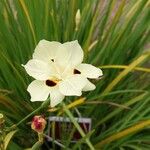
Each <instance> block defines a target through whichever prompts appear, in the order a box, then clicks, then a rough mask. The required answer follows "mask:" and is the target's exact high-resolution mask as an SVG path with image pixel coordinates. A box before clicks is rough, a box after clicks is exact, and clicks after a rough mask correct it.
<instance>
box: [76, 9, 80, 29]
mask: <svg viewBox="0 0 150 150" xmlns="http://www.w3.org/2000/svg"><path fill="white" fill-rule="evenodd" d="M80 19H81V14H80V9H78V10H77V13H76V16H75V23H76V28H75V30H76V31H77V30H78V27H79V24H80Z"/></svg>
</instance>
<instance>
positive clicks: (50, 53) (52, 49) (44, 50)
mask: <svg viewBox="0 0 150 150" xmlns="http://www.w3.org/2000/svg"><path fill="white" fill-rule="evenodd" d="M61 45H62V44H61V43H59V42H56V41H51V42H49V41H47V40H41V41H40V42H39V43H38V45H37V46H36V48H35V51H34V54H33V58H34V59H39V60H42V61H45V62H49V61H51V60H55V57H56V53H57V51H58V50H59V47H60V46H61Z"/></svg>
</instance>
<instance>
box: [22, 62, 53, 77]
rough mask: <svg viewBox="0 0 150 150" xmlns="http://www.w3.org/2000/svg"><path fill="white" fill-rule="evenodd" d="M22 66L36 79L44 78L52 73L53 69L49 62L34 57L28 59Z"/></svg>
mask: <svg viewBox="0 0 150 150" xmlns="http://www.w3.org/2000/svg"><path fill="white" fill-rule="evenodd" d="M23 66H24V68H25V70H26V71H27V73H28V74H29V75H30V76H32V77H33V78H35V79H37V80H46V79H48V78H49V77H50V75H51V74H52V73H53V69H52V68H51V67H50V65H49V64H47V63H45V62H43V61H40V60H36V59H31V60H29V61H28V62H27V64H26V65H23Z"/></svg>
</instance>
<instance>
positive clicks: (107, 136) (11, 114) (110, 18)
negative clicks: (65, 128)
mask: <svg viewBox="0 0 150 150" xmlns="http://www.w3.org/2000/svg"><path fill="white" fill-rule="evenodd" d="M149 6H150V1H149V0H138V1H136V0H130V1H127V0H120V1H118V0H108V1H107V0H32V1H29V0H1V1H0V41H1V42H0V74H1V75H0V112H1V113H3V114H4V115H5V116H6V122H5V124H6V126H11V125H13V124H15V123H17V122H19V121H20V120H21V119H22V118H24V117H25V116H26V115H28V114H29V113H31V112H32V111H33V110H35V109H36V108H37V107H39V106H40V105H41V103H38V102H37V103H31V102H30V97H29V94H28V92H27V91H26V88H27V86H28V84H29V83H30V82H31V81H32V79H31V78H30V77H29V76H28V75H27V74H26V73H25V70H24V69H23V68H22V67H21V64H25V63H26V62H27V61H28V60H29V59H30V58H31V56H32V53H33V50H34V48H35V46H36V44H37V43H38V42H39V41H40V40H41V39H46V40H49V41H59V42H62V43H63V42H65V41H72V40H75V39H77V40H78V41H79V43H80V44H81V46H82V48H83V49H84V52H85V62H88V63H91V64H94V65H97V66H98V67H100V68H101V69H102V70H103V72H104V76H103V77H102V79H101V80H98V81H96V85H97V88H96V90H95V91H92V92H89V93H85V94H84V95H83V96H84V97H85V99H86V100H85V101H84V102H83V103H82V105H77V106H76V107H74V108H72V109H71V111H72V114H73V115H74V117H75V116H80V115H81V116H86V117H91V118H92V120H93V123H92V129H94V131H92V132H91V134H90V133H89V134H87V135H86V136H87V137H89V136H91V142H92V144H93V145H94V146H95V147H96V148H98V149H100V148H101V149H104V150H108V149H114V150H116V149H119V150H124V149H133V150H137V149H142V150H148V149H150V143H149V141H150V135H149V134H148V132H149V128H148V126H149V125H150V117H149V113H150V109H149V103H150V85H149V73H150V69H149V68H148V60H149V58H150V52H149V41H150V36H149V35H150V19H149V16H150V9H149ZM78 9H79V10H80V15H81V17H80V18H79V19H80V20H79V23H78V28H76V22H75V18H76V13H77V10H78ZM74 99H77V98H72V97H68V98H67V99H66V103H68V104H69V103H72V102H73V101H74ZM41 113H42V112H41ZM44 113H46V114H47V115H56V113H55V112H54V113H49V112H46V111H45V112H44ZM28 121H30V119H29V120H26V122H25V123H22V124H20V125H19V126H18V128H19V131H18V132H17V133H16V134H15V138H14V140H13V141H12V142H11V143H10V144H9V149H10V150H11V149H22V148H27V147H31V146H32V145H33V143H35V140H36V137H35V135H34V133H33V134H31V132H32V131H31V129H30V126H29V125H28V124H26V123H27V122H28ZM134 127H135V129H136V130H133V128H134ZM87 137H83V139H81V140H80V141H79V142H77V143H76V144H75V145H74V146H73V149H87V148H86V145H85V144H83V143H86V138H87ZM27 139H30V140H27ZM67 139H68V140H67V142H66V141H65V145H66V146H68V147H71V146H72V144H70V143H71V141H70V139H71V138H67ZM18 140H19V142H18ZM66 143H67V144H66ZM54 145H55V143H53V146H54Z"/></svg>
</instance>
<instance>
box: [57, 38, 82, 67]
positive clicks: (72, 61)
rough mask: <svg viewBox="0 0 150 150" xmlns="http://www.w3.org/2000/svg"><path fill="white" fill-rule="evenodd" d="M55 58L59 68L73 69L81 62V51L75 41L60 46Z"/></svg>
mask: <svg viewBox="0 0 150 150" xmlns="http://www.w3.org/2000/svg"><path fill="white" fill-rule="evenodd" d="M56 58H57V62H58V63H59V65H60V66H61V67H64V68H68V67H69V68H70V67H72V68H73V67H75V66H77V65H79V64H80V63H81V62H82V61H83V50H82V48H81V46H80V45H79V43H78V41H77V40H76V41H71V42H66V43H64V44H62V45H61V47H60V50H59V51H58V53H57V55H56Z"/></svg>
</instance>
